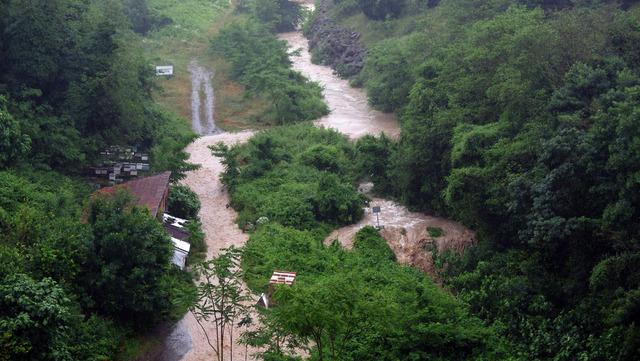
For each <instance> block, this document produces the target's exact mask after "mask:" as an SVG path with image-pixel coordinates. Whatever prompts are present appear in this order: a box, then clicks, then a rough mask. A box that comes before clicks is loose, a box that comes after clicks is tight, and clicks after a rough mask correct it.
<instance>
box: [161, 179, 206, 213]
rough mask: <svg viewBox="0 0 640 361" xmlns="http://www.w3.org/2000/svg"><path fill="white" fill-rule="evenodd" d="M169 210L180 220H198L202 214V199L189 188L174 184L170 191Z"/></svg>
mask: <svg viewBox="0 0 640 361" xmlns="http://www.w3.org/2000/svg"><path fill="white" fill-rule="evenodd" d="M167 210H168V212H169V214H171V215H172V216H176V217H178V218H184V219H196V218H198V212H200V199H199V198H198V195H197V194H196V193H195V192H194V191H192V190H191V188H189V187H188V186H185V185H182V184H174V185H172V186H171V188H170V189H169V198H168V199H167Z"/></svg>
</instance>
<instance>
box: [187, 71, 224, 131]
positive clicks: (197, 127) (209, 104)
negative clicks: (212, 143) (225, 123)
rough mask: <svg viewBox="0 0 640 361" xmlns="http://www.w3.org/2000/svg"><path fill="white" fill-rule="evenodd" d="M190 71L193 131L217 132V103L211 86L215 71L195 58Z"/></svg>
mask: <svg viewBox="0 0 640 361" xmlns="http://www.w3.org/2000/svg"><path fill="white" fill-rule="evenodd" d="M189 73H191V126H192V128H193V131H194V132H196V134H198V135H207V134H214V133H217V132H218V131H219V130H218V127H216V122H215V120H214V118H213V112H214V109H213V107H214V104H215V96H214V94H213V87H212V86H211V78H212V77H213V72H212V71H210V70H208V69H205V68H204V67H202V66H200V65H199V64H198V62H197V61H196V60H193V61H191V63H190V64H189ZM203 98H204V99H203Z"/></svg>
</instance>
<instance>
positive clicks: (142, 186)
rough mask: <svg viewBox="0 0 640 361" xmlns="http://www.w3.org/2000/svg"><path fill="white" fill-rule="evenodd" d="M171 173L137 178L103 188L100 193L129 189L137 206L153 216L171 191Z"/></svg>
mask: <svg viewBox="0 0 640 361" xmlns="http://www.w3.org/2000/svg"><path fill="white" fill-rule="evenodd" d="M170 177H171V172H162V173H160V174H156V175H152V176H149V177H142V178H137V179H134V180H131V181H128V182H125V183H122V184H118V185H115V186H113V187H106V188H102V189H100V190H99V191H98V193H102V194H112V193H114V192H115V191H117V190H118V189H127V190H129V191H130V192H131V193H132V194H133V196H134V197H135V200H136V204H137V205H139V206H142V207H147V208H148V209H149V211H150V212H151V215H152V216H154V217H155V216H156V215H157V214H158V208H159V207H160V204H161V202H162V198H163V197H164V195H165V193H166V192H167V191H168V189H169V178H170Z"/></svg>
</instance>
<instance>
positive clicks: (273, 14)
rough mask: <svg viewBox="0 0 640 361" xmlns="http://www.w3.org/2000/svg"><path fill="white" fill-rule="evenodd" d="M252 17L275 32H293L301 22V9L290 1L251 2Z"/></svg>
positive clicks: (268, 0)
mask: <svg viewBox="0 0 640 361" xmlns="http://www.w3.org/2000/svg"><path fill="white" fill-rule="evenodd" d="M252 11H253V16H254V17H255V18H256V19H258V20H259V21H260V22H262V23H263V24H265V25H267V27H269V28H270V29H273V30H275V31H277V32H284V31H293V30H295V29H296V27H297V26H298V24H300V21H302V7H301V5H300V4H298V3H296V2H293V1H290V0H253V3H252Z"/></svg>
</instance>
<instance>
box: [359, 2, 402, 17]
mask: <svg viewBox="0 0 640 361" xmlns="http://www.w3.org/2000/svg"><path fill="white" fill-rule="evenodd" d="M358 5H360V10H362V12H363V13H364V14H365V15H366V16H367V17H368V18H369V19H372V20H385V19H387V18H393V17H397V16H398V15H400V13H401V12H402V10H403V9H404V6H405V0H358Z"/></svg>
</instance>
